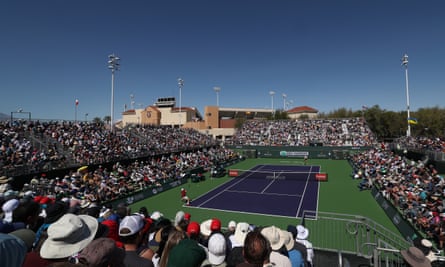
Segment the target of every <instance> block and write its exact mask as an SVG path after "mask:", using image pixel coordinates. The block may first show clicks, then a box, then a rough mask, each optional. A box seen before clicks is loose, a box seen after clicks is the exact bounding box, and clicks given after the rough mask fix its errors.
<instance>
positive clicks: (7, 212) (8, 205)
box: [2, 198, 20, 223]
mask: <svg viewBox="0 0 445 267" xmlns="http://www.w3.org/2000/svg"><path fill="white" fill-rule="evenodd" d="M19 204H20V201H19V200H18V199H15V198H14V199H10V200H8V201H6V202H5V203H3V206H2V210H3V212H4V216H5V217H4V220H5V221H6V222H8V223H11V222H12V212H13V211H14V210H15V209H16V208H17V207H18V206H19Z"/></svg>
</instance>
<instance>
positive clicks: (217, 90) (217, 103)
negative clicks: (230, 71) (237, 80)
mask: <svg viewBox="0 0 445 267" xmlns="http://www.w3.org/2000/svg"><path fill="white" fill-rule="evenodd" d="M213 90H214V91H215V92H216V106H217V107H219V92H220V91H221V88H220V87H213Z"/></svg>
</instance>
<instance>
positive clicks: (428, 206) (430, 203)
mask: <svg viewBox="0 0 445 267" xmlns="http://www.w3.org/2000/svg"><path fill="white" fill-rule="evenodd" d="M350 160H351V163H352V165H353V167H354V171H353V174H352V176H353V178H355V179H361V182H360V184H359V187H360V189H367V188H371V187H372V186H376V187H377V188H378V190H380V193H381V194H382V195H383V196H384V197H385V198H386V199H387V200H389V201H390V202H391V203H392V204H393V205H394V206H395V207H397V208H398V209H399V210H400V212H401V214H403V216H404V218H405V219H406V220H408V221H409V222H411V223H412V224H413V225H414V226H415V227H416V228H417V229H418V230H419V231H420V232H422V233H424V234H425V236H426V237H427V238H428V239H430V240H432V241H433V242H434V243H435V244H436V245H437V247H438V248H439V249H443V248H444V245H445V209H444V207H445V203H444V199H445V198H444V196H445V180H444V177H443V176H441V175H439V173H438V171H437V170H436V169H435V168H434V166H433V165H430V164H428V163H427V161H422V160H417V161H413V160H410V159H408V158H406V157H405V156H403V155H396V154H394V153H393V152H391V151H389V150H385V149H371V150H369V151H366V152H361V153H358V154H355V155H352V157H351V159H350Z"/></svg>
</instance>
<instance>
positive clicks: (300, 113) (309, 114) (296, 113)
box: [287, 106, 318, 120]
mask: <svg viewBox="0 0 445 267" xmlns="http://www.w3.org/2000/svg"><path fill="white" fill-rule="evenodd" d="M287 115H288V116H289V118H291V119H293V120H298V119H300V118H307V119H315V118H317V116H318V110H316V109H314V108H311V107H308V106H300V107H294V108H292V109H289V110H288V111H287Z"/></svg>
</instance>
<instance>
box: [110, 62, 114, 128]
mask: <svg viewBox="0 0 445 267" xmlns="http://www.w3.org/2000/svg"><path fill="white" fill-rule="evenodd" d="M110 112H111V116H110V130H111V132H112V133H113V132H114V124H113V121H114V68H113V69H111V111H110Z"/></svg>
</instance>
